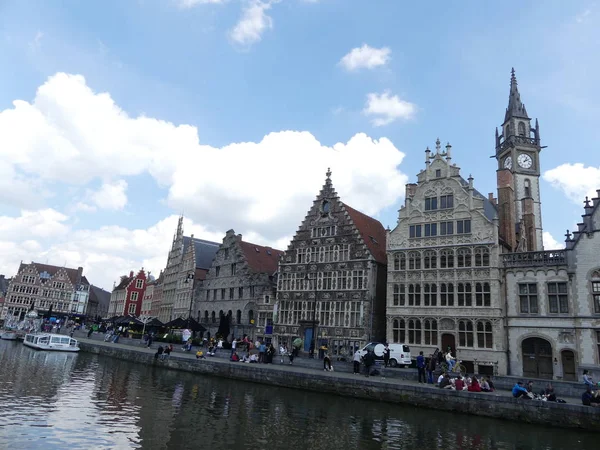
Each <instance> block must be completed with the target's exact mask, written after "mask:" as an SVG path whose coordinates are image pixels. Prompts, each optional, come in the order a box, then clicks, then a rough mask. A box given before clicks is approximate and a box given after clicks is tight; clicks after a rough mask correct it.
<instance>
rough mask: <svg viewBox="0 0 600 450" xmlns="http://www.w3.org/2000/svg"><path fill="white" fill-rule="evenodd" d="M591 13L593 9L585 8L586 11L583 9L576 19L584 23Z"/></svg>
mask: <svg viewBox="0 0 600 450" xmlns="http://www.w3.org/2000/svg"><path fill="white" fill-rule="evenodd" d="M591 13H592V10H591V9H586V10H585V11H583V12H582V13H580V14H577V15H576V16H575V21H576V22H577V23H582V22H584V21H585V20H586V19H587V18H588V17H589V15H590V14H591Z"/></svg>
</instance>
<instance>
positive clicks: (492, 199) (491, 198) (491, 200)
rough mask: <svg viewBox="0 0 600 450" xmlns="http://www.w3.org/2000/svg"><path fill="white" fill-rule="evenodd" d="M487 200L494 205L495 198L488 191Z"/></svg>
mask: <svg viewBox="0 0 600 450" xmlns="http://www.w3.org/2000/svg"><path fill="white" fill-rule="evenodd" d="M488 200H489V201H490V203H492V204H493V205H494V206H495V205H496V199H495V198H494V193H493V192H490V193H488Z"/></svg>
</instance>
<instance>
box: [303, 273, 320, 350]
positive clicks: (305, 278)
mask: <svg viewBox="0 0 600 450" xmlns="http://www.w3.org/2000/svg"><path fill="white" fill-rule="evenodd" d="M304 281H306V289H307V290H308V288H309V286H310V279H309V278H308V273H307V274H306V276H305V277H304ZM314 291H315V301H314V303H313V317H312V338H311V343H310V348H312V353H310V357H311V358H314V357H315V350H316V348H315V347H316V344H315V337H316V334H317V273H316V272H315V287H314Z"/></svg>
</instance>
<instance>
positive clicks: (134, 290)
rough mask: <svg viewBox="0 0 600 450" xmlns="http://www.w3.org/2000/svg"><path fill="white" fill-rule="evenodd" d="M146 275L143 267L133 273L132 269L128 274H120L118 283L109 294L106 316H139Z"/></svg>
mask: <svg viewBox="0 0 600 450" xmlns="http://www.w3.org/2000/svg"><path fill="white" fill-rule="evenodd" d="M147 281H148V280H147V276H146V272H144V268H143V267H142V269H141V270H140V271H139V272H138V273H137V274H135V275H134V272H133V270H132V271H131V272H129V276H126V275H123V276H121V281H120V282H119V284H117V285H115V287H114V288H113V291H112V293H111V295H110V304H109V307H108V317H114V316H125V315H132V316H139V315H140V313H141V310H142V301H143V298H144V293H145V292H146V285H147Z"/></svg>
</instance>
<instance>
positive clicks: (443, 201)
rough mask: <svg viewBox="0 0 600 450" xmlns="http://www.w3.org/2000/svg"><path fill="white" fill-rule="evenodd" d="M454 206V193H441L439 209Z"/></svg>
mask: <svg viewBox="0 0 600 450" xmlns="http://www.w3.org/2000/svg"><path fill="white" fill-rule="evenodd" d="M453 207H454V195H452V194H448V195H442V196H441V197H440V209H447V208H453Z"/></svg>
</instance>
